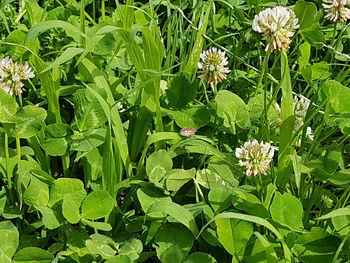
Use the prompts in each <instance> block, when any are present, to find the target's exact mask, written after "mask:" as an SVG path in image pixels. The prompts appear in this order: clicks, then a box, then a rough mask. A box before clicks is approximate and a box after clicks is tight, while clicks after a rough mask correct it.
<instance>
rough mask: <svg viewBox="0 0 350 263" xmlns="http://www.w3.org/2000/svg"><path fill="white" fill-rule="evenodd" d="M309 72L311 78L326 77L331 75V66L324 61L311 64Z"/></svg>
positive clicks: (319, 78)
mask: <svg viewBox="0 0 350 263" xmlns="http://www.w3.org/2000/svg"><path fill="white" fill-rule="evenodd" d="M311 72H312V74H311V76H312V79H313V80H321V79H328V78H329V77H330V76H332V71H331V67H330V66H329V65H328V63H327V62H326V61H321V62H319V63H314V64H312V66H311Z"/></svg>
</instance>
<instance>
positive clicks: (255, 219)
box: [198, 212, 292, 262]
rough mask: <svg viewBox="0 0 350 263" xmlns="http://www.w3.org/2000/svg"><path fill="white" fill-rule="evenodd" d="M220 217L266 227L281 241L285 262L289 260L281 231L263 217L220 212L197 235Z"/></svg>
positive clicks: (290, 256) (289, 255)
mask: <svg viewBox="0 0 350 263" xmlns="http://www.w3.org/2000/svg"><path fill="white" fill-rule="evenodd" d="M221 218H234V219H240V220H245V221H248V222H252V223H255V224H258V225H261V226H264V227H266V228H267V229H269V230H270V231H271V232H272V233H273V234H274V235H276V237H277V238H278V239H279V240H280V242H281V243H282V248H283V253H284V256H285V259H286V260H287V262H291V260H292V252H291V251H290V249H289V248H288V246H287V244H286V243H285V241H284V240H283V236H282V235H281V233H280V232H279V231H278V230H277V229H276V228H275V227H274V226H273V225H272V224H271V223H270V222H268V221H267V220H265V219H263V218H260V217H257V216H251V215H246V214H240V213H235V212H223V213H220V214H218V215H216V216H215V217H213V218H212V219H211V220H209V222H208V223H207V224H206V225H205V226H204V227H203V228H202V230H201V231H200V233H199V234H198V236H199V235H200V234H201V233H202V232H203V230H204V229H205V228H207V227H208V225H209V224H211V223H212V222H213V221H215V220H217V219H221Z"/></svg>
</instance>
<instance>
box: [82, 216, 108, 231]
mask: <svg viewBox="0 0 350 263" xmlns="http://www.w3.org/2000/svg"><path fill="white" fill-rule="evenodd" d="M81 222H82V223H83V224H85V225H87V226H89V227H92V228H93V229H95V230H102V231H111V230H112V226H111V225H110V224H108V223H105V222H94V221H90V220H87V219H85V218H82V219H81Z"/></svg>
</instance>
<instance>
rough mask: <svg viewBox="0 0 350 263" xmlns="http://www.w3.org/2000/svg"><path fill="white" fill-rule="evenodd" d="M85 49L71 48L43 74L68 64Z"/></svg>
mask: <svg viewBox="0 0 350 263" xmlns="http://www.w3.org/2000/svg"><path fill="white" fill-rule="evenodd" d="M83 51H84V49H82V48H76V47H69V48H67V49H66V50H65V51H64V52H63V53H62V54H61V55H60V56H59V57H58V58H56V59H55V61H54V62H52V63H51V64H50V65H49V66H48V67H47V68H45V69H44V70H43V71H42V72H41V73H44V72H46V71H49V70H51V69H53V68H56V67H59V66H60V65H62V64H64V63H66V62H67V61H69V60H71V59H72V58H74V57H75V56H77V55H79V54H80V53H82V52H83Z"/></svg>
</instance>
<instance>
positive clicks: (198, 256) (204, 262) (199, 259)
mask: <svg viewBox="0 0 350 263" xmlns="http://www.w3.org/2000/svg"><path fill="white" fill-rule="evenodd" d="M183 263H217V261H216V259H215V258H214V257H212V256H211V255H209V254H207V253H203V252H195V253H193V254H191V255H189V256H188V257H187V258H186V260H185V261H184V262H183Z"/></svg>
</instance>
